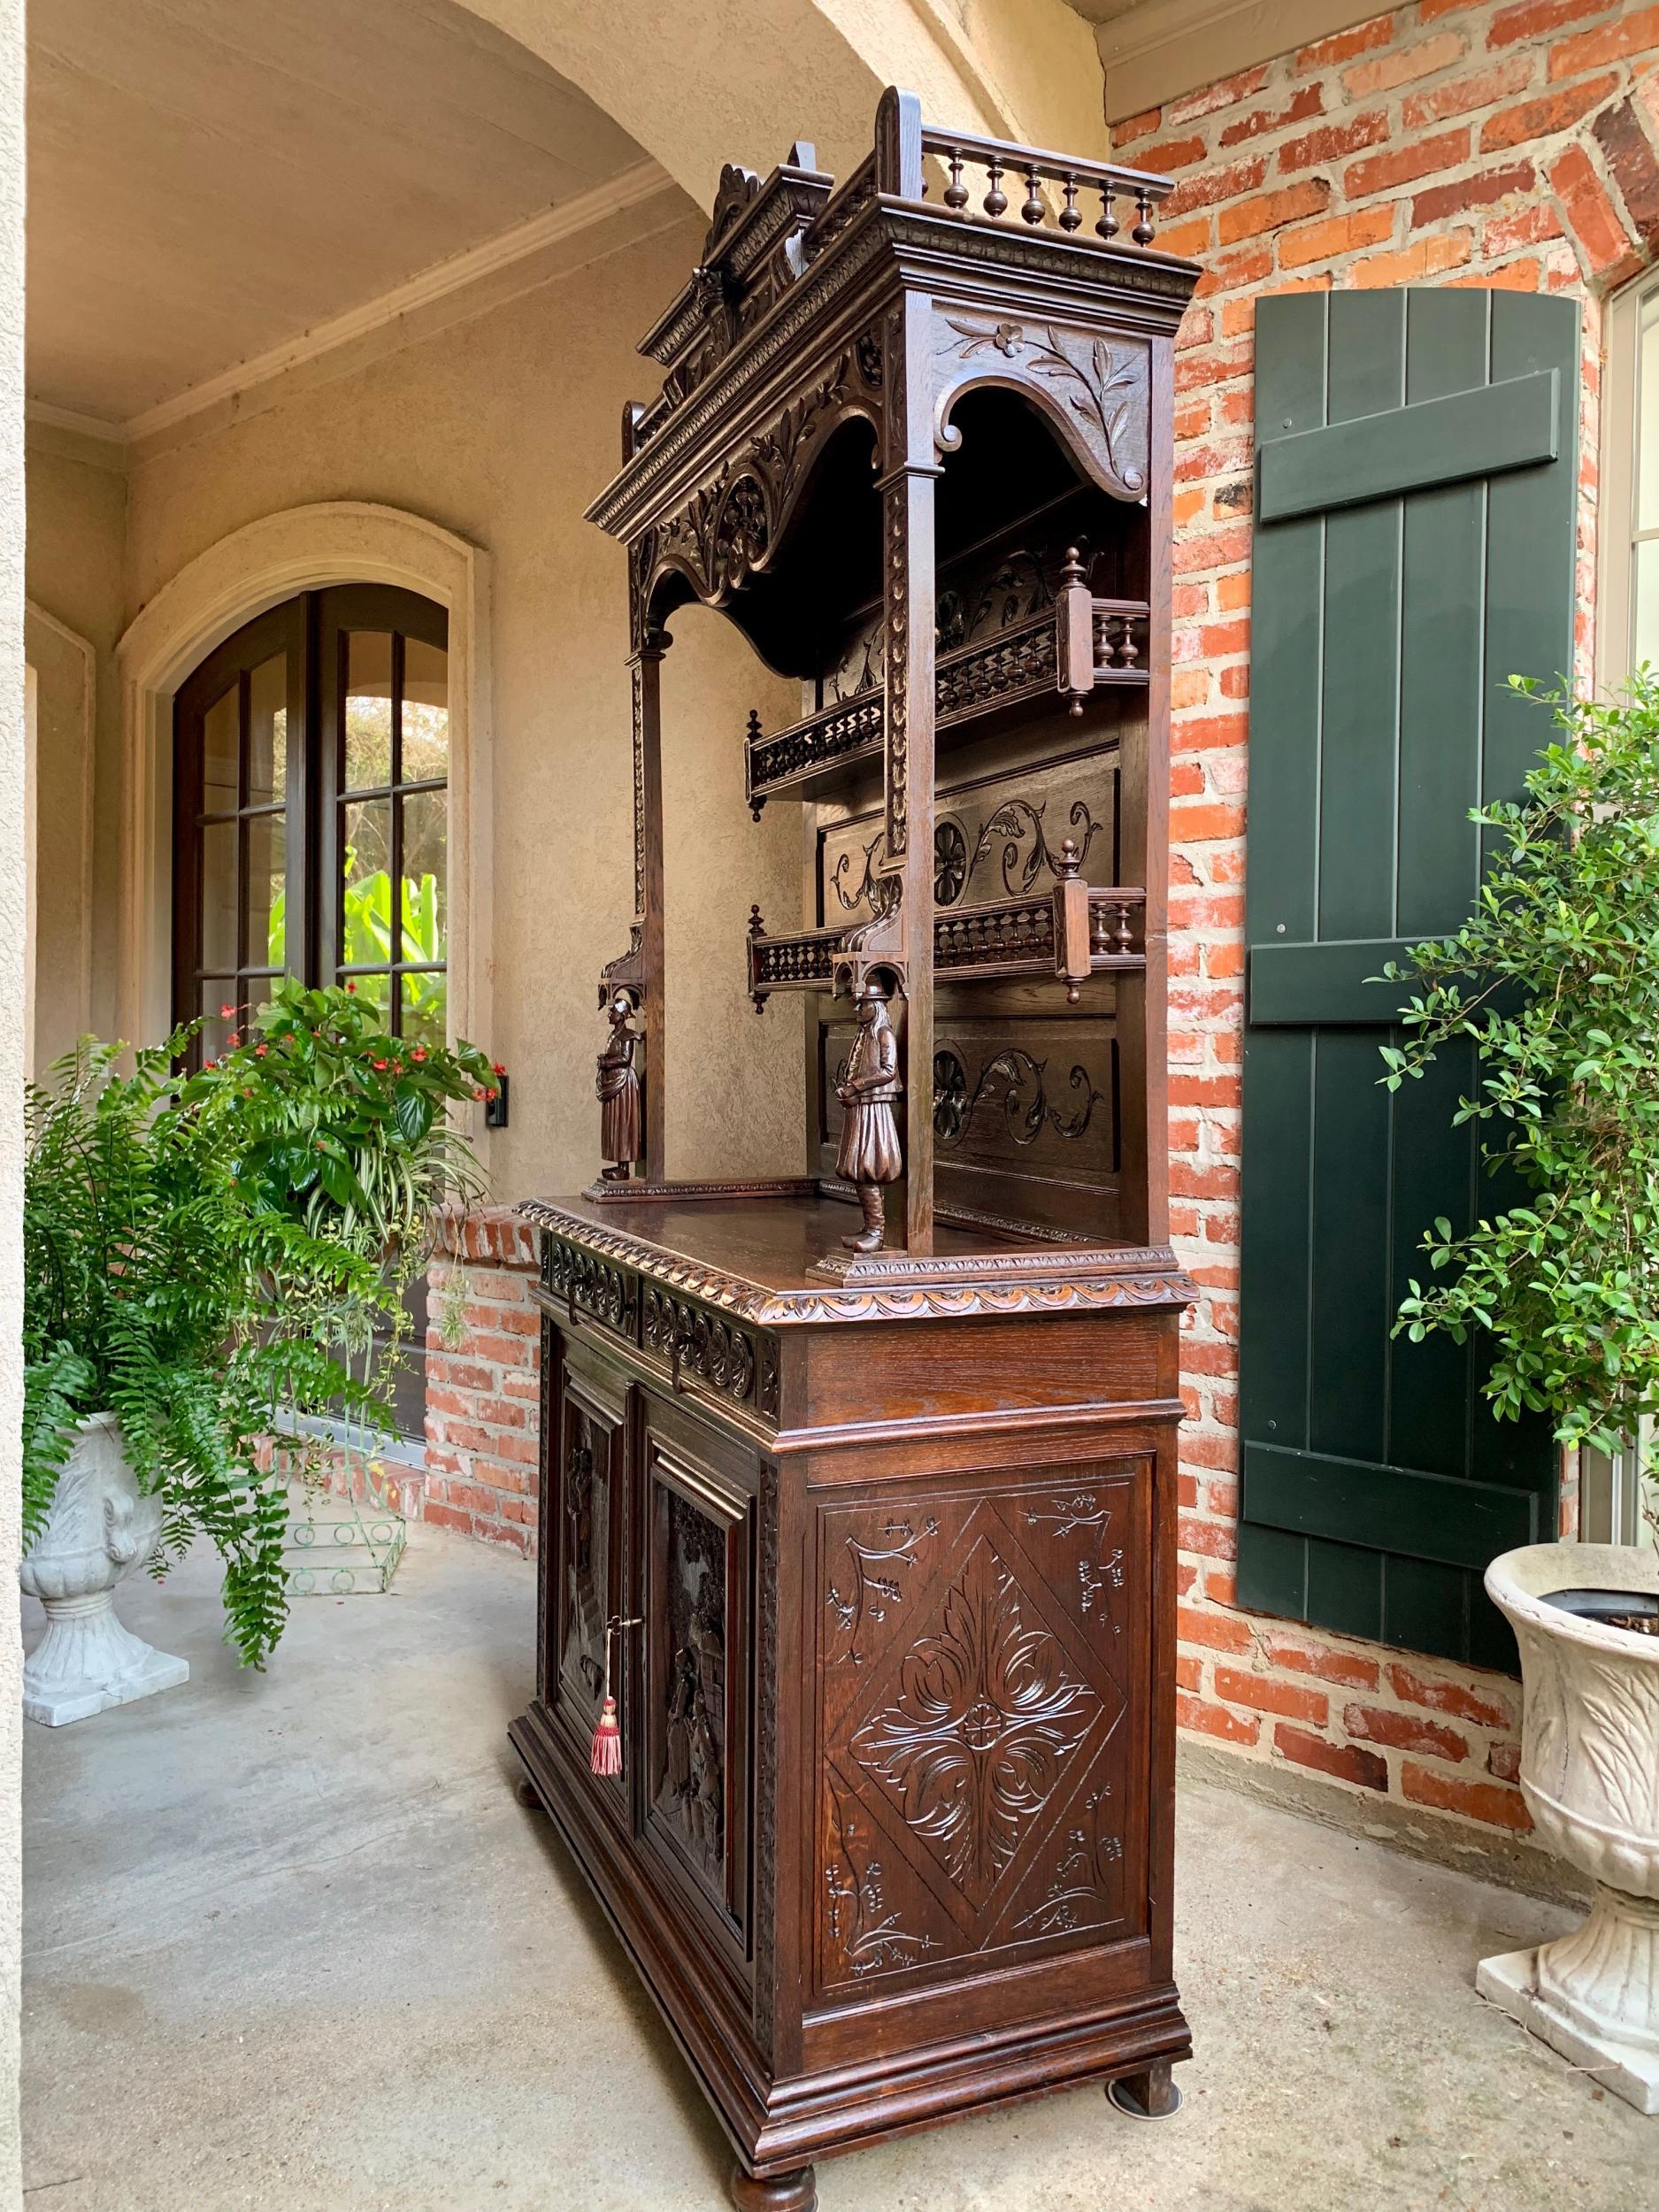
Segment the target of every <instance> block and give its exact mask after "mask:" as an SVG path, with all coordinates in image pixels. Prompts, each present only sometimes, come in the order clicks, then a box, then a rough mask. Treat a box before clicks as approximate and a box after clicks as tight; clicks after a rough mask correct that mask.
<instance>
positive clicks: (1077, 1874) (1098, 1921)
mask: <svg viewBox="0 0 1659 2212" xmlns="http://www.w3.org/2000/svg"><path fill="white" fill-rule="evenodd" d="M1148 1494H1149V1468H1148V1463H1147V1462H1145V1461H1144V1460H1133V1459H1123V1460H1118V1461H1108V1462H1102V1463H1095V1464H1092V1465H1070V1466H1058V1467H1053V1468H1049V1469H1046V1470H1043V1471H1041V1473H1040V1476H1039V1478H1038V1479H1035V1480H1033V1479H1025V1480H1024V1481H1022V1482H1020V1483H1019V1484H1018V1486H1014V1485H1010V1486H1008V1487H1006V1488H1002V1489H988V1488H987V1487H985V1486H984V1480H983V1479H982V1478H981V1479H978V1480H977V1481H976V1479H974V1478H964V1479H963V1482H962V1485H961V1486H959V1487H958V1486H951V1485H949V1484H948V1483H943V1482H940V1483H936V1484H933V1485H930V1486H926V1488H918V1489H913V1490H910V1491H909V1492H908V1493H906V1494H902V1495H900V1494H895V1489H894V1488H889V1489H887V1490H886V1491H884V1492H882V1493H880V1494H874V1493H872V1494H867V1495H866V1496H865V1497H864V1499H862V1500H860V1501H859V1502H856V1503H850V1504H842V1503H839V1502H838V1503H836V1504H834V1505H825V1506H823V1507H822V1508H821V1509H820V1510H819V1512H818V1563H817V1591H818V1597H817V1614H818V1729H819V1743H818V1752H819V1760H818V1784H817V1811H818V1818H817V1851H818V1860H817V1868H816V1882H815V1887H814V1895H815V1898H816V1900H817V1903H816V1908H815V1922H814V1953H813V1972H814V1978H815V1984H816V1988H817V1991H818V1993H820V1994H821V1995H822V1996H824V1997H826V1998H830V1999H833V1998H835V1997H837V1996H841V1995H845V1996H848V1997H849V1998H850V1997H851V1996H852V1994H853V1993H855V1992H862V1991H864V1990H866V1989H868V1988H869V1987H870V1986H871V1985H872V1984H879V1985H880V1986H881V1987H882V1989H883V1990H885V1989H886V1988H887V1986H888V1985H898V1986H900V1987H908V1986H910V1985H914V1984H916V1983H918V1982H925V1981H927V1980H930V1979H946V1978H949V1977H950V1976H951V1975H952V1974H953V1973H956V1974H959V1973H961V1972H963V1971H964V1970H973V1971H976V1972H977V1971H980V1970H983V1969H984V1968H986V1967H987V1966H989V1965H996V1966H1002V1965H1005V1964H1013V1963H1017V1962H1019V1961H1020V1960H1021V1959H1023V1958H1025V1957H1026V1956H1040V1955H1044V1954H1045V1953H1046V1952H1048V1951H1052V1950H1055V1949H1056V1948H1058V1947H1076V1945H1077V1943H1078V1941H1079V1938H1080V1937H1081V1938H1092V1939H1096V1940H1098V1941H1099V1942H1101V1943H1102V1944H1107V1943H1111V1942H1113V1941H1118V1940H1121V1939H1124V1938H1126V1937H1130V1936H1134V1935H1137V1934H1140V1933H1141V1932H1143V1930H1144V1929H1145V1927H1146V1925H1147V1916H1148V1896H1147V1881H1148V1874H1147V1866H1148V1862H1147V1832H1146V1810H1145V1801H1144V1792H1143V1791H1142V1790H1141V1788H1140V1787H1139V1786H1138V1784H1139V1777H1140V1774H1141V1770H1142V1769H1143V1767H1144V1763H1145V1757H1146V1741H1145V1730H1146V1714H1147V1696H1148V1666H1149V1638H1148V1606H1149V1594H1148V1593H1149V1584H1148V1533H1149V1529H1148V1511H1147V1506H1148Z"/></svg>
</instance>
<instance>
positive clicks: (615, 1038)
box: [595, 991, 645, 1183]
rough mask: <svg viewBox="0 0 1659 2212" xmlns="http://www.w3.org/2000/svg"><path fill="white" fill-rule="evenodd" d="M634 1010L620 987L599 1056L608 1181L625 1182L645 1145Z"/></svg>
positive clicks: (601, 1142) (601, 1130)
mask: <svg viewBox="0 0 1659 2212" xmlns="http://www.w3.org/2000/svg"><path fill="white" fill-rule="evenodd" d="M633 1011H634V1007H633V1004H632V1002H631V1001H630V1000H629V998H628V996H627V994H626V992H623V991H618V993H617V995H616V996H615V998H613V999H612V1000H611V1008H610V1015H609V1019H610V1022H611V1035H610V1037H609V1038H608V1039H607V1041H606V1043H605V1048H604V1050H603V1052H602V1053H601V1054H600V1056H599V1072H598V1079H597V1081H596V1084H595V1089H596V1090H597V1092H598V1095H599V1103H600V1105H601V1107H602V1108H603V1112H602V1113H601V1115H600V1118H599V1148H600V1151H601V1152H602V1153H603V1156H604V1157H605V1158H606V1159H607V1160H609V1161H610V1162H611V1165H610V1166H609V1167H607V1168H606V1169H605V1170H604V1171H603V1176H602V1178H601V1179H602V1181H604V1182H607V1183H626V1181H627V1179H628V1175H629V1172H630V1171H631V1170H632V1168H633V1165H634V1161H635V1160H637V1159H638V1158H639V1156H640V1155H641V1152H642V1151H643V1150H644V1149H645V1147H644V1143H643V1141H642V1136H641V1125H642V1121H643V1116H642V1115H641V1110H640V1079H639V1076H638V1074H637V1073H636V1072H635V1071H634V1047H635V1046H636V1045H637V1044H638V1043H639V1041H640V1039H639V1032H638V1031H637V1030H635V1029H633V1028H631V1027H630V1026H629V1019H628V1018H629V1016H630V1015H631V1014H632V1013H633Z"/></svg>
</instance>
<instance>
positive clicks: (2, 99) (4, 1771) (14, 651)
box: [0, 0, 24, 2212]
mask: <svg viewBox="0 0 1659 2212" xmlns="http://www.w3.org/2000/svg"><path fill="white" fill-rule="evenodd" d="M23 569H24V546H23V7H22V0H0V1101H3V1102H4V1104H3V1105H0V1613H4V1621H3V1622H0V2212H11V2208H12V2207H13V2206H15V2205H19V2204H21V2202H22V2200H23V2182H22V2174H21V2170H20V2162H19V2149H18V2107H17V2083H18V2019H19V1990H18V1962H19V1949H20V1945H21V1923H20V1917H19V1906H20V1898H21V1870H20V1854H21V1848H22V1844H21V1826H20V1822H19V1808H18V1798H19V1754H20V1751H21V1747H22V1730H23V1647H22V1639H21V1637H20V1635H19V1630H18V1577H17V1559H18V1540H19V1533H20V1528H21V1523H20V1517H19V1505H20V1500H21V1495H22V1480H21V1469H20V1463H19V1425H20V1422H21V1418H22V1411H23V1360H22V1351H21V1330H22V1321H23V1266H22V1259H23V1238H22V1208H23V1133H22V1125H21V1120H20V1117H19V1103H20V1099H21V1086H22V1079H23Z"/></svg>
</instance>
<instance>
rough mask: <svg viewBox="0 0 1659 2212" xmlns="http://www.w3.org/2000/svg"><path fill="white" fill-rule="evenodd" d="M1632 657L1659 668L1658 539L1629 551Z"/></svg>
mask: <svg viewBox="0 0 1659 2212" xmlns="http://www.w3.org/2000/svg"><path fill="white" fill-rule="evenodd" d="M1632 553H1633V554H1634V556H1635V557H1634V560H1633V562H1632V578H1631V595H1630V607H1631V658H1632V661H1636V662H1640V661H1652V662H1653V664H1655V667H1659V538H1648V539H1647V540H1646V541H1644V542H1643V543H1642V544H1640V545H1638V546H1634V547H1632Z"/></svg>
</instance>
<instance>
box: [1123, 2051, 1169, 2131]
mask: <svg viewBox="0 0 1659 2212" xmlns="http://www.w3.org/2000/svg"><path fill="white" fill-rule="evenodd" d="M1106 2101H1107V2102H1108V2104H1110V2105H1111V2106H1112V2107H1113V2108H1115V2109H1116V2110H1117V2111H1118V2112H1121V2113H1122V2114H1123V2115H1124V2116H1125V2119H1129V2120H1170V2119H1173V2117H1174V2116H1175V2115H1176V2114H1177V2113H1178V2112H1179V2110H1180V2108H1181V2093H1180V2091H1179V2089H1178V2088H1177V2087H1176V2086H1175V2082H1174V2078H1173V2077H1172V2075H1171V2070H1170V2062H1169V2060H1168V2059H1167V2058H1161V2059H1160V2060H1159V2061H1158V2062H1157V2064H1156V2066H1148V2068H1147V2070H1146V2071H1145V2072H1144V2073H1141V2074H1120V2075H1119V2076H1118V2079H1117V2080H1116V2081H1109V2082H1108V2083H1107V2085H1106Z"/></svg>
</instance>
